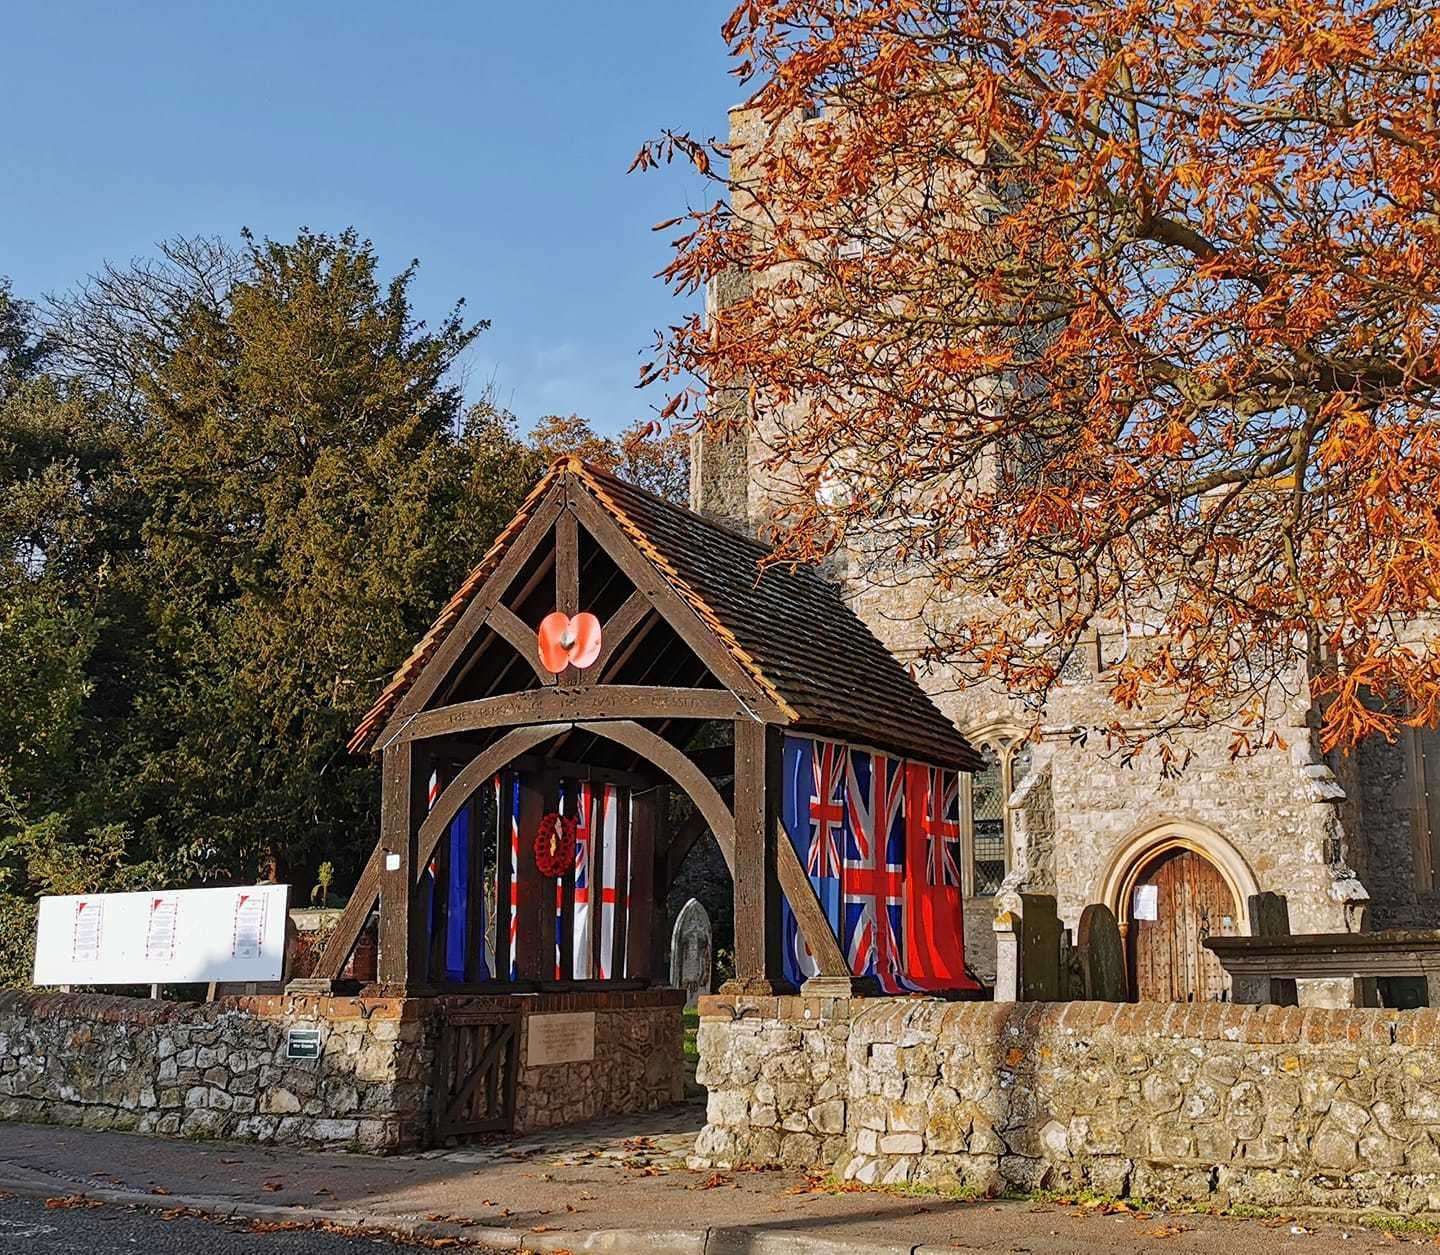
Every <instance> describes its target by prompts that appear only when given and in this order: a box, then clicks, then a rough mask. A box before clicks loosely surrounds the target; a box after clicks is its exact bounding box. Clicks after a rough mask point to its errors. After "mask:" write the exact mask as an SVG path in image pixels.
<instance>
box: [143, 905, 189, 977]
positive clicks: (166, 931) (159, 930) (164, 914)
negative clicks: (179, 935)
mask: <svg viewBox="0 0 1440 1255" xmlns="http://www.w3.org/2000/svg"><path fill="white" fill-rule="evenodd" d="M179 914H180V900H179V899H178V898H177V897H176V896H175V895H174V894H173V893H166V894H161V895H160V896H158V897H154V898H151V899H150V914H149V916H148V917H147V918H146V921H145V961H146V962H147V963H168V962H170V960H171V959H173V958H174V957H175V924H176V921H177V919H178V917H179Z"/></svg>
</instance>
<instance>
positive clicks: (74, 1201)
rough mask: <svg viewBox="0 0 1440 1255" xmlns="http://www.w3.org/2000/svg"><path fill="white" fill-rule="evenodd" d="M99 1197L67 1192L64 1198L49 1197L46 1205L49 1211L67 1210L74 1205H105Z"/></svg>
mask: <svg viewBox="0 0 1440 1255" xmlns="http://www.w3.org/2000/svg"><path fill="white" fill-rule="evenodd" d="M104 1206H105V1204H104V1203H102V1202H101V1201H100V1200H99V1199H98V1198H90V1197H88V1196H87V1195H84V1194H66V1195H65V1196H64V1197H63V1198H47V1199H46V1200H45V1207H46V1209H47V1210H49V1211H67V1210H69V1209H70V1208H72V1207H104Z"/></svg>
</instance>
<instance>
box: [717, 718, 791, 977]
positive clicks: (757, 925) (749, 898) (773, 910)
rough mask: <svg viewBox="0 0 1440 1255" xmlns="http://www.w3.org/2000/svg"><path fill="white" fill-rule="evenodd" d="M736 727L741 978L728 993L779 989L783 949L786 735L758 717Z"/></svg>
mask: <svg viewBox="0 0 1440 1255" xmlns="http://www.w3.org/2000/svg"><path fill="white" fill-rule="evenodd" d="M734 726H735V862H734V866H733V868H732V869H731V870H732V876H733V879H734V885H735V979H734V981H733V988H731V989H728V990H727V992H732V993H745V994H766V993H774V992H775V990H776V988H777V985H776V982H775V977H776V976H777V975H778V971H777V968H778V964H777V962H776V960H777V959H778V957H779V948H780V947H779V941H780V889H779V885H778V884H777V882H776V877H775V843H776V839H777V830H778V827H779V824H778V822H777V821H778V807H779V799H780V790H779V785H780V739H779V736H778V734H777V733H776V732H775V731H773V730H772V729H771V728H769V727H767V726H766V725H765V724H763V723H759V722H756V721H755V720H753V719H737V720H736V721H735V725H734ZM730 984H732V982H727V985H730Z"/></svg>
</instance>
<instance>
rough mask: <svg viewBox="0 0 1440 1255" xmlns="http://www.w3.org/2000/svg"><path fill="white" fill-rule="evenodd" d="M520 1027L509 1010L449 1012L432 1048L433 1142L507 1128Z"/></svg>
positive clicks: (511, 1115) (512, 1105)
mask: <svg viewBox="0 0 1440 1255" xmlns="http://www.w3.org/2000/svg"><path fill="white" fill-rule="evenodd" d="M519 1030H520V1017H519V1015H517V1014H516V1013H514V1012H510V1011H459V1012H450V1013H448V1014H447V1016H446V1018H445V1021H444V1023H443V1025H442V1027H441V1029H440V1035H439V1040H438V1041H437V1043H436V1049H435V1089H434V1094H435V1107H434V1117H433V1118H434V1132H435V1138H436V1140H441V1139H444V1138H452V1137H470V1136H473V1135H474V1134H477V1133H508V1132H510V1129H511V1125H512V1124H513V1122H514V1118H515V1081H516V1077H515V1065H516V1059H517V1047H518V1045H519V1039H520V1031H519Z"/></svg>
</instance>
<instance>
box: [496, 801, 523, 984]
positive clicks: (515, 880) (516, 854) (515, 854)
mask: <svg viewBox="0 0 1440 1255" xmlns="http://www.w3.org/2000/svg"><path fill="white" fill-rule="evenodd" d="M501 779H502V777H500V776H496V777H495V813H496V815H497V816H498V817H499V820H498V822H499V824H500V845H501V848H503V847H504V844H505V840H504V838H505V828H506V826H507V825H506V818H507V817H506V811H507V810H508V811H509V817H508V818H509V825H508V826H509V828H510V841H509V846H510V928H509V934H510V940H509V943H508V946H509V954H510V979H511V980H518V979H519V977H520V969H519V966H518V965H517V961H516V960H517V952H516V946H515V934H516V929H517V928H518V927H519V925H520V903H519V897H520V778H519V776H515V777H513V778H512V785H511V790H510V805H509V806H508V807H507V806H506V805H505V801H504V799H503V798H502V797H501V796H500V781H501ZM496 928H497V929H498V928H499V923H498V921H497V923H496ZM497 948H498V947H497Z"/></svg>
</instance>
